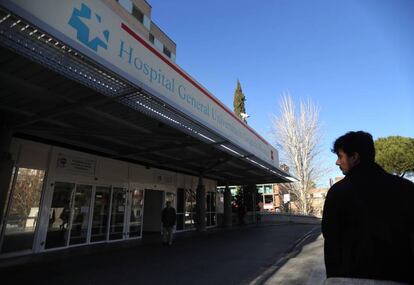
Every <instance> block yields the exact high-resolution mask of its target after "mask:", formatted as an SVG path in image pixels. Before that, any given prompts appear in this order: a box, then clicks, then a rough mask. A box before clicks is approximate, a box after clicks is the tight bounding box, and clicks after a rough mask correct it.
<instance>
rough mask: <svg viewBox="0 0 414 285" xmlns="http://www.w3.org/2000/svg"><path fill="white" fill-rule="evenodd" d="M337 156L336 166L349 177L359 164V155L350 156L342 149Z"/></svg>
mask: <svg viewBox="0 0 414 285" xmlns="http://www.w3.org/2000/svg"><path fill="white" fill-rule="evenodd" d="M337 155H338V159H337V160H336V165H338V166H339V169H341V171H342V173H343V174H344V175H347V174H348V172H349V171H350V170H351V169H352V168H353V167H354V166H355V165H357V164H359V154H358V153H354V154H352V155H350V156H348V155H347V154H346V153H345V152H344V151H343V150H342V149H339V150H338V153H337Z"/></svg>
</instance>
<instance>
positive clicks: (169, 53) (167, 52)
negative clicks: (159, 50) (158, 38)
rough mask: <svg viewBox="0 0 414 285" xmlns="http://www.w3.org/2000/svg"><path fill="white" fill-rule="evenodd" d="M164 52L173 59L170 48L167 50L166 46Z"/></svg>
mask: <svg viewBox="0 0 414 285" xmlns="http://www.w3.org/2000/svg"><path fill="white" fill-rule="evenodd" d="M163 52H164V54H165V55H166V56H168V57H171V51H170V50H169V49H168V48H166V47H165V46H164V50H163Z"/></svg>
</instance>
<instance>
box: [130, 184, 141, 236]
mask: <svg viewBox="0 0 414 285" xmlns="http://www.w3.org/2000/svg"><path fill="white" fill-rule="evenodd" d="M127 205H128V209H127V213H129V219H127V220H126V223H127V228H128V229H129V230H128V231H127V233H126V237H128V238H134V237H139V236H141V232H142V217H143V215H142V214H143V210H144V190H140V189H132V190H130V191H128V201H127Z"/></svg>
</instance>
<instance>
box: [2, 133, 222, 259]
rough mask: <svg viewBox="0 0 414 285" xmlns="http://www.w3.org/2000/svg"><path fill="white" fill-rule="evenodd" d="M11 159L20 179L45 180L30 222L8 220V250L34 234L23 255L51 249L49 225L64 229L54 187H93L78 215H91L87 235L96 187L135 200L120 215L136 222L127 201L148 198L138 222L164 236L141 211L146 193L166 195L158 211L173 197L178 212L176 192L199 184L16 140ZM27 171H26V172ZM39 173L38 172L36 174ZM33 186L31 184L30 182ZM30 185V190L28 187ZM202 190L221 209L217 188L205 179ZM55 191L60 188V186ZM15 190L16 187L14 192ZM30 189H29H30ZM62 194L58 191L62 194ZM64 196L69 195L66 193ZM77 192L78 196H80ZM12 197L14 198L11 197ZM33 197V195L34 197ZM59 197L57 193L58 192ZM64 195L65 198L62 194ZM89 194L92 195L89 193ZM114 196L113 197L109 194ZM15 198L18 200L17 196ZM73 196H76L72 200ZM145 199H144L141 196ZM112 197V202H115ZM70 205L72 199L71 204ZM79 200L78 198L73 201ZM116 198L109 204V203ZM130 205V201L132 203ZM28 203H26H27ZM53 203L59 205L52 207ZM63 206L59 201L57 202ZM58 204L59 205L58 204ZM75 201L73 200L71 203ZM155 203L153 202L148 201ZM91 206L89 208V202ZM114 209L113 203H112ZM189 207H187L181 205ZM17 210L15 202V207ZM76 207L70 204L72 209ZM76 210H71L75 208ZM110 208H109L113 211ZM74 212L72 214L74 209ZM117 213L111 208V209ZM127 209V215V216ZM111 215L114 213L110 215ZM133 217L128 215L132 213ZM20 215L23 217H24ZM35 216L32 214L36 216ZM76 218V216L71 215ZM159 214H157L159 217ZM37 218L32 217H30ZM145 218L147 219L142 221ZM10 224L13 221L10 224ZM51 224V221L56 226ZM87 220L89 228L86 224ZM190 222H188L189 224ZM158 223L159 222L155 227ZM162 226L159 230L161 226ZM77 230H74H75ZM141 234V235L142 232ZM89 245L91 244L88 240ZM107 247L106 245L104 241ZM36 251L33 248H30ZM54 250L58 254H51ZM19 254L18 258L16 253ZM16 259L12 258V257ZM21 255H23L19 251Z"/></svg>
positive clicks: (173, 174)
mask: <svg viewBox="0 0 414 285" xmlns="http://www.w3.org/2000/svg"><path fill="white" fill-rule="evenodd" d="M10 151H11V153H12V158H13V160H14V161H15V165H16V167H17V169H19V173H20V171H21V170H22V169H26V170H28V171H29V172H30V171H32V170H36V171H38V170H39V171H43V173H44V178H42V181H43V182H42V183H41V184H40V185H42V186H41V187H42V188H40V190H39V193H41V195H39V196H40V197H41V198H39V200H40V202H37V203H36V204H30V206H29V207H30V208H29V209H28V210H30V213H29V211H28V212H27V213H26V214H25V215H27V217H23V218H21V217H20V218H19V219H20V220H16V221H14V220H13V219H15V218H13V217H11V216H10V217H11V218H10V217H9V216H7V223H6V227H7V229H8V231H7V233H6V234H8V236H7V237H6V236H4V237H6V239H7V240H6V241H7V242H8V241H10V242H8V244H7V246H8V249H10V248H12V247H13V246H20V245H21V240H19V235H20V236H21V234H20V233H21V232H26V233H28V227H29V228H30V232H31V233H32V234H31V235H30V236H29V237H30V238H31V239H32V240H33V242H32V241H31V240H28V239H27V242H26V244H27V246H26V247H25V249H27V250H26V251H28V252H29V253H32V250H33V252H42V251H44V250H46V249H47V247H45V244H47V237H48V234H49V232H50V231H49V229H50V227H51V225H52V226H53V225H54V224H55V222H54V221H55V219H54V217H55V218H56V219H61V220H59V223H60V224H62V225H63V223H62V219H63V218H61V212H62V211H64V209H66V208H63V206H57V207H60V208H56V207H55V208H52V204H53V203H56V199H55V198H54V191H55V185H58V184H60V185H62V184H65V183H66V184H74V185H76V189H77V188H78V186H79V185H80V186H88V187H89V186H90V189H91V192H90V193H91V194H86V195H89V196H90V199H91V202H90V204H88V205H89V206H86V208H85V206H82V207H80V206H79V207H80V208H79V209H80V211H81V212H82V211H84V212H85V213H87V214H86V215H89V216H88V217H89V218H87V219H86V218H85V219H84V221H86V224H87V225H86V227H87V230H88V232H90V231H91V228H92V227H93V224H92V218H91V217H92V216H91V214H90V213H93V209H94V206H95V205H96V204H94V202H93V201H94V200H93V199H94V197H95V196H94V195H92V193H94V192H93V190H92V189H98V187H106V188H109V189H115V188H119V189H123V190H124V192H122V193H124V195H125V197H131V198H124V199H128V200H125V201H128V202H126V203H125V204H122V205H125V206H122V207H125V210H122V211H123V212H124V213H125V214H123V215H125V217H128V216H132V211H133V203H134V200H133V199H134V196H128V195H134V194H133V193H135V192H137V193H138V192H139V193H141V194H140V195H141V196H140V197H144V199H143V200H140V201H141V202H140V204H139V205H141V206H142V207H141V206H139V209H138V208H134V209H137V210H138V211H141V213H143V216H142V214H139V215H138V216H140V217H141V218H139V219H138V220H137V219H135V220H134V221H140V222H139V223H138V224H139V226H140V227H141V228H142V225H144V228H145V221H147V223H148V224H154V225H155V227H152V228H155V229H156V228H157V227H158V230H160V223H161V222H160V219H158V218H151V217H150V219H148V217H149V216H148V215H147V216H146V215H145V212H144V211H143V206H145V202H144V201H145V193H147V191H157V192H158V193H162V197H164V198H162V200H158V201H159V203H160V204H159V205H160V210H159V211H161V208H162V203H163V201H164V200H163V199H168V198H167V196H169V197H171V196H173V197H175V198H174V200H173V202H174V204H173V205H174V206H175V207H177V203H178V202H177V197H178V195H177V193H178V189H180V188H181V189H185V190H186V191H190V192H191V193H195V191H196V189H197V186H198V181H199V178H198V177H196V176H192V175H187V174H183V173H178V172H174V171H168V170H163V169H157V168H148V167H145V166H142V165H138V164H133V163H128V162H124V161H119V160H115V159H110V158H106V157H101V156H98V155H94V154H88V153H84V152H79V151H75V150H71V149H67V148H62V147H56V146H52V145H48V144H43V143H38V142H33V141H28V140H24V139H16V138H15V139H13V141H12V145H11V149H10ZM26 170H25V171H26ZM36 173H37V172H36ZM28 183H30V182H28ZM28 183H26V184H28ZM203 184H204V186H205V191H206V197H207V196H208V195H209V193H210V194H211V195H210V197H211V196H212V197H214V198H216V199H215V200H214V201H215V205H217V204H219V203H222V202H223V201H222V199H220V197H219V196H216V195H215V194H214V193H215V192H216V186H217V183H216V181H214V180H211V179H203ZM24 187H26V188H27V186H24V185H23V188H22V187H20V188H19V189H20V190H19V191H22V192H21V193H23V194H25V193H29V192H27V190H25V189H26V188H24ZM56 187H57V186H56ZM12 188H13V189H14V186H13V187H12ZM29 188H30V187H29ZM61 189H62V188H60V191H62V190H61ZM65 191H66V190H65ZM77 191H78V190H76V193H77ZM13 193H14V192H13ZM30 193H31V192H30ZM58 193H59V192H58ZM60 193H63V192H60ZM68 193H75V192H68ZM88 193H89V192H88ZM111 193H112V192H111ZM13 195H14V194H13ZM72 195H73V194H72ZM142 195H144V196H142ZM112 197H114V196H112ZM71 199H72V198H71ZM74 199H76V198H74ZM113 199H114V198H112V199H111V201H112V200H113ZM129 199H131V200H129ZM23 200H24V199H23ZM9 201H16V200H15V197H14V196H12V198H11V199H10V200H9ZM53 201H55V202H53ZM59 201H60V200H59ZM59 201H58V202H59ZM73 201H75V200H73ZM150 202H153V201H150ZM88 203H89V202H88ZM111 203H112V202H111ZM183 203H184V204H185V203H186V202H185V201H183ZM11 204H13V202H11ZM70 205H72V204H70ZM71 207H72V206H71ZM109 207H111V206H109ZM219 207H220V206H219ZM71 209H72V208H71ZM112 209H113V208H112ZM127 209H128V210H127ZM57 210H58V211H59V213H58V214H55V212H56V211H57ZM111 211H112V210H111ZM129 211H130V212H129ZM20 212H21V211H20ZM32 212H33V213H32ZM71 213H72V212H71ZM105 213H109V214H110V215H111V212H107V211H106V210H105ZM158 214H159V213H158ZM206 214H207V216H208V218H209V219H214V221H215V219H216V218H215V215H216V211H215V210H214V213H212V211H210V212H209V211H207V213H206ZM184 215H186V216H187V214H186V212H183V213H182V217H184ZM189 215H191V218H192V217H193V216H192V215H193V214H192V213H190V214H189ZM32 216H33V217H32ZM85 217H87V216H85ZM142 217H144V219H143V220H142ZM9 218H10V219H9ZM52 219H53V221H52ZM88 220H89V222H87V221H88ZM187 220H188V219H187ZM124 221H125V222H124V223H125V224H123V226H122V227H124V231H129V230H125V229H126V228H125V227H129V224H130V223H131V221H132V220H131V221H130V220H127V218H125V219H124ZM154 221H155V222H154ZM157 225H158V226H157ZM215 225H216V223H215V222H214V223H211V224H210V225H209V226H215ZM82 227H84V225H82ZM72 229H73V227H72ZM181 229H182V230H192V229H194V222H193V219H192V220H191V226H183V227H182V228H181ZM140 231H142V230H140ZM88 236H91V234H90V233H88ZM140 236H141V234H136V235H135V236H133V237H132V236H129V237H127V238H122V236H121V237H120V238H119V239H121V240H122V239H130V238H139V237H140ZM85 240H87V239H86V238H85ZM103 241H106V240H103ZM82 244H85V245H87V244H89V242H83V243H82ZM32 245H33V247H32ZM67 246H71V244H70V243H69V244H67V243H66V245H64V246H63V248H66V247H67ZM4 248H5V247H2V250H4ZM57 248H62V246H59V247H57ZM52 249H54V248H52ZM17 253H19V252H17ZM11 254H12V255H13V254H14V252H11ZM20 254H21V251H20ZM9 256H10V255H9V252H6V253H5V251H2V252H1V253H0V257H9Z"/></svg>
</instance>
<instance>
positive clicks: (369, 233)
mask: <svg viewBox="0 0 414 285" xmlns="http://www.w3.org/2000/svg"><path fill="white" fill-rule="evenodd" d="M332 152H334V153H336V154H337V155H338V160H337V161H336V164H337V165H338V166H339V168H340V169H341V171H342V172H343V174H344V175H345V178H344V179H342V180H341V181H339V182H337V183H336V184H334V185H333V186H332V187H331V189H330V190H329V191H328V194H327V197H326V201H325V205H324V211H323V220H322V233H323V236H324V239H325V245H324V249H325V266H326V274H327V280H326V282H325V284H366V283H363V282H364V280H365V279H368V280H366V281H368V282H371V283H369V284H391V283H386V281H385V280H388V281H394V282H398V283H392V284H414V210H413V208H414V183H412V182H411V181H409V180H406V179H403V178H400V177H398V176H395V175H392V174H389V173H386V172H385V171H384V170H383V169H382V168H381V167H380V166H379V165H378V164H376V163H375V162H374V159H375V148H374V142H373V139H372V136H371V135H370V134H369V133H366V132H362V131H359V132H349V133H347V134H345V135H343V136H341V137H339V138H338V139H337V140H336V141H335V143H334V147H333V149H332ZM375 280H376V281H375ZM381 280H382V281H381ZM341 282H342V283H341Z"/></svg>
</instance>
